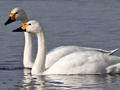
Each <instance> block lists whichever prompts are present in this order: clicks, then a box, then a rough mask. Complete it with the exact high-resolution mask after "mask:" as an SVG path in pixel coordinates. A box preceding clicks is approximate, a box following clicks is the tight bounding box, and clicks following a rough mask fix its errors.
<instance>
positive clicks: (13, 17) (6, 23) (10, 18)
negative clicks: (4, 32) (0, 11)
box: [4, 13, 16, 25]
mask: <svg viewBox="0 0 120 90" xmlns="http://www.w3.org/2000/svg"><path fill="white" fill-rule="evenodd" d="M15 15H16V13H11V14H10V16H9V18H8V20H7V22H5V24H4V25H8V24H9V23H11V22H14V21H15Z"/></svg>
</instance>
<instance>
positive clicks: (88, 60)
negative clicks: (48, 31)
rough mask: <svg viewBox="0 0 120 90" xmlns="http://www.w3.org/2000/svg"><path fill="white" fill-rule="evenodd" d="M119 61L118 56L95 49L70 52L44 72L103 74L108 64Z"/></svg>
mask: <svg viewBox="0 0 120 90" xmlns="http://www.w3.org/2000/svg"><path fill="white" fill-rule="evenodd" d="M116 63H120V58H119V57H116V56H109V55H106V54H103V53H98V52H95V51H84V52H75V53H71V54H69V55H67V56H65V57H63V58H61V59H60V60H59V61H57V62H56V63H55V64H54V65H52V66H51V67H50V68H49V69H48V70H47V71H45V74H105V73H107V71H106V68H107V67H108V66H110V65H113V64H116Z"/></svg>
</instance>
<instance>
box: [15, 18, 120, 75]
mask: <svg viewBox="0 0 120 90" xmlns="http://www.w3.org/2000/svg"><path fill="white" fill-rule="evenodd" d="M26 25H28V26H27V27H26V32H29V33H34V34H36V35H37V38H38V52H37V56H36V59H35V62H34V65H33V67H32V71H31V73H32V74H35V75H42V74H107V73H109V72H108V69H107V68H108V67H110V66H112V65H115V64H118V63H120V57H117V56H112V55H107V54H104V53H101V52H98V51H95V50H84V49H81V51H77V52H73V53H70V54H67V55H65V56H63V57H62V58H61V59H59V60H58V61H56V62H55V63H54V64H53V65H52V66H51V67H50V68H48V69H45V60H46V59H45V58H46V40H45V35H44V30H43V28H42V26H41V25H40V24H39V23H38V22H37V21H35V20H32V21H29V22H27V23H26ZM14 31H17V29H16V30H14ZM19 31H20V30H19ZM24 31H25V30H24ZM57 54H59V53H56V55H57ZM54 58H56V56H54ZM109 71H110V69H109ZM114 73H117V72H116V71H114Z"/></svg>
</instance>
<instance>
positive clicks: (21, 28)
mask: <svg viewBox="0 0 120 90" xmlns="http://www.w3.org/2000/svg"><path fill="white" fill-rule="evenodd" d="M28 26H29V24H25V25H23V26H22V27H19V28H17V29H15V30H13V32H26V28H27V27H28Z"/></svg>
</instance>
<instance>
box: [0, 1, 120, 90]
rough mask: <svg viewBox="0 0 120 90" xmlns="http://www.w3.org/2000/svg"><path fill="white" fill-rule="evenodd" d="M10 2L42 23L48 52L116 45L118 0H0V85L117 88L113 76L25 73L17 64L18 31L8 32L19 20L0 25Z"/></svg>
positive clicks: (6, 88)
mask: <svg viewBox="0 0 120 90" xmlns="http://www.w3.org/2000/svg"><path fill="white" fill-rule="evenodd" d="M15 7H21V8H23V9H24V10H25V11H26V13H27V14H28V17H29V19H35V20H38V21H39V22H41V23H42V25H43V27H44V29H45V32H46V37H47V47H48V51H49V50H50V49H52V48H54V47H57V46H61V45H78V46H85V47H94V48H102V49H107V50H111V49H115V48H119V47H120V41H119V40H120V1H119V0H34V1H33V0H20V1H18V0H0V90H53V89H54V90H66V89H68V90H70V89H71V90H113V89H114V90H119V88H120V76H119V75H76V76H65V75H62V76H61V75H50V76H31V75H30V70H28V69H23V65H22V57H23V56H22V55H23V48H24V34H23V33H13V32H12V30H13V29H15V28H17V27H19V26H21V22H20V21H18V22H14V23H12V24H10V25H8V26H4V22H5V21H6V20H7V19H8V16H9V14H10V12H11V10H12V9H13V8H15ZM34 39H35V40H34V44H35V50H37V43H36V42H37V41H36V36H35V35H34ZM114 55H117V56H120V51H118V52H116V53H115V54H114Z"/></svg>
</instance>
